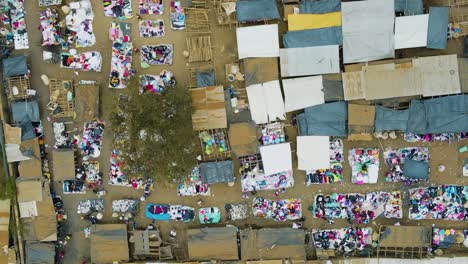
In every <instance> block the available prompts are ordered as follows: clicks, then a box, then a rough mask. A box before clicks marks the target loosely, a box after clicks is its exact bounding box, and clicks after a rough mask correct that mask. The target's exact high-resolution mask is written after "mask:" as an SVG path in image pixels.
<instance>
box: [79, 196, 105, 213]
mask: <svg viewBox="0 0 468 264" xmlns="http://www.w3.org/2000/svg"><path fill="white" fill-rule="evenodd" d="M103 211H104V199H91V200H81V201H80V202H79V203H78V206H77V208H76V213H77V214H89V213H93V212H103Z"/></svg>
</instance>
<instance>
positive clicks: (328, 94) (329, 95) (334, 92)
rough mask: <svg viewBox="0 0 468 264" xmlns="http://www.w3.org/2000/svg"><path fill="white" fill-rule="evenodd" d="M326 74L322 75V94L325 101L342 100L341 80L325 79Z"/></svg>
mask: <svg viewBox="0 0 468 264" xmlns="http://www.w3.org/2000/svg"><path fill="white" fill-rule="evenodd" d="M325 78H326V76H324V77H323V80H322V83H323V94H324V96H325V102H334V101H343V100H344V93H343V81H340V80H327V79H325Z"/></svg>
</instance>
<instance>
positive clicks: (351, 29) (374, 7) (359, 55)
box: [341, 0, 395, 63]
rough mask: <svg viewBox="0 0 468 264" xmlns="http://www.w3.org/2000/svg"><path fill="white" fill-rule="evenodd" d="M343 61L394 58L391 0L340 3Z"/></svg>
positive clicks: (392, 5) (392, 6)
mask: <svg viewBox="0 0 468 264" xmlns="http://www.w3.org/2000/svg"><path fill="white" fill-rule="evenodd" d="M341 12H342V20H343V26H342V28H343V61H344V63H354V62H367V61H373V60H379V59H384V58H393V57H395V50H394V33H393V26H394V19H395V10H394V0H380V1H355V2H343V3H342V4H341Z"/></svg>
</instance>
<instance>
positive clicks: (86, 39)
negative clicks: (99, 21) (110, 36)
mask: <svg viewBox="0 0 468 264" xmlns="http://www.w3.org/2000/svg"><path fill="white" fill-rule="evenodd" d="M69 5H70V13H68V14H67V16H66V17H65V23H66V25H67V29H68V30H70V31H72V32H73V34H72V36H70V37H69V38H68V42H69V44H72V43H73V42H75V46H76V47H77V48H84V47H90V46H93V45H94V44H96V36H95V35H94V32H93V20H94V13H93V7H92V5H91V2H90V1H89V0H81V1H78V2H72V3H70V4H69Z"/></svg>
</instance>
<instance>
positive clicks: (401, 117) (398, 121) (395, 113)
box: [374, 105, 409, 132]
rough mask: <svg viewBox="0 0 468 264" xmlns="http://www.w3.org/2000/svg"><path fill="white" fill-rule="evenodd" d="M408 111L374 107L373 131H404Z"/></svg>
mask: <svg viewBox="0 0 468 264" xmlns="http://www.w3.org/2000/svg"><path fill="white" fill-rule="evenodd" d="M408 117H409V110H408V109H407V110H393V109H391V108H387V107H383V106H380V105H377V106H376V109H375V127H374V129H375V131H376V132H383V131H389V130H399V131H406V128H407V124H408Z"/></svg>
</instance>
